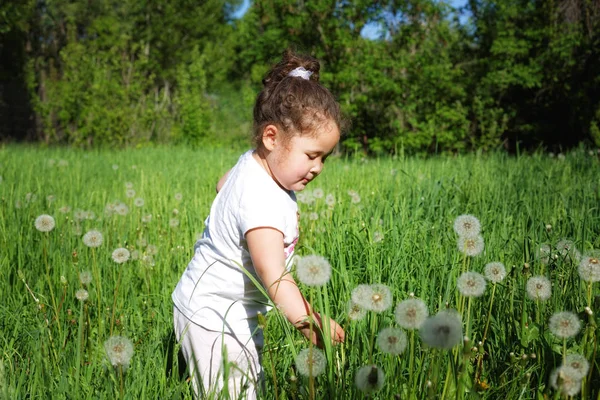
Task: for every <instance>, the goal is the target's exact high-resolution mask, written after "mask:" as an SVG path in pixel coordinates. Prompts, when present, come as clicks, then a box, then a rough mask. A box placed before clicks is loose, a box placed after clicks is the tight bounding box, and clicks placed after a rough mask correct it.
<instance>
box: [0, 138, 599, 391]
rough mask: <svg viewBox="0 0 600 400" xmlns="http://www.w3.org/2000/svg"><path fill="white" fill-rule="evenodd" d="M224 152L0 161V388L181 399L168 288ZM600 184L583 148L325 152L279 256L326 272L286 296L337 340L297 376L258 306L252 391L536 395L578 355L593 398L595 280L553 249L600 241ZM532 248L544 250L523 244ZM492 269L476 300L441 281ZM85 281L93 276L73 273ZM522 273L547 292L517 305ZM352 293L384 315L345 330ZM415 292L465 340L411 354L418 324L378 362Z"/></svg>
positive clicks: (15, 151) (283, 325) (11, 149)
mask: <svg viewBox="0 0 600 400" xmlns="http://www.w3.org/2000/svg"><path fill="white" fill-rule="evenodd" d="M239 154H241V153H240V152H239V151H235V150H225V149H203V150H197V151H193V150H189V149H183V148H157V149H140V150H124V151H119V152H114V151H94V152H83V151H77V150H69V149H41V148H34V147H22V146H7V147H4V148H2V149H1V150H0V176H1V181H0V197H1V201H2V206H1V208H0V248H1V249H2V251H1V252H0V293H2V294H3V296H2V299H3V301H2V303H1V304H0V326H1V329H0V338H1V339H2V341H1V342H0V348H1V350H2V353H1V356H0V361H1V364H0V394H1V396H0V397H2V396H4V397H6V398H24V397H26V396H27V397H37V396H47V394H48V393H51V394H52V397H53V398H54V397H56V398H63V397H73V398H105V397H115V396H117V397H122V396H125V397H129V398H180V397H191V394H192V392H191V387H190V385H189V383H188V382H187V381H186V377H187V375H186V374H185V373H180V369H182V368H183V365H182V364H181V362H180V361H179V360H178V356H177V352H178V348H177V346H176V344H175V339H174V334H173V327H172V326H173V324H172V302H171V300H170V295H171V292H172V290H173V288H174V287H175V285H176V283H177V281H178V279H179V277H180V275H181V273H182V272H183V270H184V269H185V267H186V265H187V263H188V261H189V259H190V258H191V255H192V251H193V244H194V242H195V240H196V238H197V237H198V235H199V234H200V233H201V232H202V229H203V227H204V225H203V221H204V219H205V218H206V216H207V214H208V211H209V208H210V204H211V202H212V199H213V197H214V195H215V184H216V182H217V180H218V178H219V177H220V176H221V175H222V174H223V173H224V172H225V171H227V170H228V169H229V168H230V167H231V166H232V165H233V164H234V163H235V161H236V160H237V157H238V156H239ZM599 177H600V163H599V161H598V158H597V157H596V156H590V155H589V154H588V153H587V152H583V151H575V152H572V153H569V154H567V155H566V157H565V158H564V159H563V158H551V157H548V156H546V155H542V154H534V155H529V156H522V157H518V158H517V157H511V156H507V155H504V154H492V155H483V156H477V155H471V156H461V157H435V158H431V159H418V158H398V159H389V158H387V159H360V158H353V159H344V158H340V157H337V158H336V157H335V156H332V157H330V158H329V159H328V161H327V165H326V167H325V170H324V172H323V174H322V176H320V177H319V179H317V180H316V181H315V182H313V183H312V184H311V185H312V186H311V187H310V188H309V189H307V191H305V192H303V194H302V195H301V196H299V199H300V200H301V201H300V202H299V206H300V210H301V234H300V236H301V239H300V243H299V245H298V247H297V254H299V255H308V254H318V255H321V256H324V257H325V258H327V260H328V261H329V262H330V264H331V266H332V274H331V279H330V281H329V283H327V284H326V285H325V286H323V287H304V286H303V292H304V293H305V294H306V296H307V297H308V298H311V299H312V301H313V303H314V305H315V309H316V310H317V311H319V312H321V313H323V314H326V315H329V316H331V317H333V318H334V319H335V320H336V321H338V322H339V323H340V324H341V325H342V326H343V327H344V329H345V330H346V342H345V343H344V344H341V345H338V346H336V347H331V346H326V348H325V349H324V354H325V356H326V358H327V365H326V367H325V371H324V373H323V374H321V375H319V376H317V377H315V378H314V382H310V379H309V378H307V377H304V376H302V375H301V374H299V373H298V372H297V371H296V370H295V361H294V360H295V357H296V355H297V354H298V353H299V352H300V351H301V350H302V349H304V348H307V346H308V343H307V341H306V340H305V339H303V337H302V336H301V335H300V334H299V333H297V332H295V331H294V330H293V328H291V326H290V325H289V324H288V323H287V322H284V321H282V319H281V317H279V316H278V315H276V314H274V313H270V314H269V316H268V318H267V321H266V323H265V324H263V325H266V329H265V337H266V349H265V353H264V355H263V364H264V374H265V391H264V394H263V395H262V396H261V398H268V399H285V398H294V397H295V396H301V397H302V398H309V397H311V395H312V396H314V398H340V399H345V398H355V397H360V396H362V394H361V392H360V391H359V389H357V388H356V386H355V376H356V374H357V372H358V371H359V369H360V368H362V367H365V366H367V365H376V366H378V368H380V370H379V369H377V370H372V369H370V368H367V369H364V370H362V371H363V372H361V374H363V375H365V376H368V374H369V373H371V372H372V376H373V377H377V376H378V375H377V374H378V373H379V372H383V373H384V374H385V382H384V385H383V386H382V387H381V390H379V391H377V392H375V393H373V394H372V396H373V397H375V398H380V399H390V398H394V396H396V395H398V396H400V397H399V398H402V399H404V398H428V396H429V395H431V396H435V395H437V396H442V397H444V396H445V397H446V398H456V397H463V396H464V398H467V393H468V392H478V393H479V394H480V395H481V396H482V397H484V398H490V399H494V398H500V397H504V398H506V399H512V398H519V397H520V398H523V399H535V398H538V396H539V395H542V394H548V395H549V396H554V394H555V391H554V390H552V389H551V388H549V378H550V374H551V372H552V371H553V370H554V368H556V367H559V366H560V365H561V363H563V360H564V359H565V356H566V355H568V354H581V355H583V356H585V357H586V359H587V360H588V361H589V363H590V370H589V372H588V373H587V374H586V377H585V378H584V380H583V383H582V390H583V395H584V396H585V397H586V398H587V397H589V398H591V396H594V397H593V398H595V397H596V396H598V389H597V388H598V387H600V378H599V372H598V367H599V366H598V361H597V360H598V355H597V353H598V352H597V334H596V332H595V331H596V326H597V323H598V317H597V315H598V312H600V304H599V303H600V297H599V295H600V289H599V285H600V284H598V283H588V282H585V281H583V280H581V279H580V277H579V275H578V263H577V262H575V260H573V259H572V258H571V257H570V256H565V253H564V252H563V253H561V252H560V251H559V250H557V249H556V248H555V246H556V245H557V244H558V243H559V242H560V241H561V240H564V239H568V240H571V241H572V242H573V243H574V246H575V247H576V249H577V250H578V251H579V252H581V253H582V254H588V252H590V251H592V250H593V249H598V248H600V237H599V233H600V212H599V210H598V207H599V204H600V189H599V187H600V178H599ZM128 190H129V191H130V192H128ZM131 190H133V191H134V192H135V193H132V192H131ZM139 199H142V201H140V200H139ZM265 201H268V199H265ZM43 214H47V215H50V216H52V217H53V218H54V221H55V227H54V228H53V229H52V230H51V231H49V232H41V231H39V230H37V229H36V226H35V221H36V218H38V217H39V216H40V215H43ZM121 214H122V215H121ZM462 214H471V215H473V216H476V217H477V218H478V219H479V221H480V223H481V235H482V238H483V240H484V243H485V248H484V250H483V253H482V254H481V255H479V256H476V257H469V256H466V255H465V254H463V253H462V252H461V251H459V246H458V245H457V240H458V239H459V236H458V235H457V234H456V232H455V231H454V228H453V224H454V220H455V219H456V217H458V216H459V215H462ZM91 230H97V231H98V232H101V234H102V244H101V245H100V246H99V247H96V248H94V247H88V246H86V244H84V241H83V236H84V235H85V234H86V233H87V232H89V231H91ZM544 244H547V245H548V248H549V249H550V254H545V251H541V252H540V248H543V249H545V247H543V245H544ZM119 248H126V249H127V250H128V251H129V252H130V258H129V260H128V261H126V262H124V263H122V264H119V263H117V262H115V260H114V259H113V251H115V250H116V249H119ZM546 256H548V257H546ZM491 262H501V263H502V264H504V266H505V267H506V277H505V278H504V279H502V280H501V281H498V282H497V283H491V282H488V284H487V286H486V288H485V292H484V293H483V295H482V296H481V297H468V298H466V297H465V296H462V295H461V294H460V292H459V291H458V290H457V288H456V283H457V279H458V277H459V276H460V275H461V274H462V273H463V272H466V271H473V272H477V273H480V274H484V272H485V271H484V268H485V266H486V265H487V264H489V263H491ZM84 271H89V273H91V277H92V280H91V282H89V283H85V284H84V283H82V282H81V279H80V278H81V273H82V272H84ZM538 275H539V276H545V277H547V278H548V279H550V280H551V282H552V294H551V296H550V298H549V299H548V300H547V301H540V300H533V299H531V298H530V296H528V295H527V292H526V287H527V282H528V280H529V278H531V277H532V276H538ZM86 276H87V275H86ZM359 284H385V285H387V286H388V287H389V288H390V289H391V292H392V296H393V306H392V307H390V308H389V309H387V310H386V311H383V312H382V313H374V312H368V313H367V314H366V316H365V317H364V318H362V319H360V320H356V321H354V320H351V319H350V318H348V301H349V300H350V298H351V293H352V290H353V289H354V288H356V287H357V286H358V285H359ZM81 289H85V290H86V291H87V293H88V295H89V296H88V297H87V299H85V300H83V301H82V300H79V299H78V298H77V297H76V293H77V292H78V290H81ZM78 296H79V298H81V297H82V293H81V292H80V293H79V295H78ZM413 296H414V297H416V298H419V299H422V300H423V301H424V302H425V304H426V305H427V307H428V311H429V314H430V315H435V314H437V313H438V312H439V311H441V310H444V309H446V308H450V309H455V310H458V312H459V313H460V314H461V316H462V322H463V328H462V329H463V334H465V333H466V332H468V336H469V338H468V339H469V340H468V341H465V344H464V345H463V343H462V342H461V343H460V344H459V345H458V346H457V347H455V348H454V349H453V350H450V351H447V350H438V349H433V348H428V347H426V346H425V345H424V344H423V343H422V341H421V340H420V334H419V331H418V330H416V331H409V330H407V331H406V333H407V347H406V349H405V351H404V352H403V353H402V354H400V355H394V354H388V353H385V352H383V351H382V350H381V348H380V346H378V345H377V341H376V335H377V333H378V332H380V331H381V330H382V329H384V328H388V327H398V324H397V323H396V319H395V316H394V309H395V306H396V305H397V304H398V303H399V302H400V301H402V300H406V299H409V298H411V297H413ZM586 307H588V309H589V310H590V311H592V312H593V315H592V316H590V315H589V314H588V313H586V311H587V310H586ZM562 311H570V312H573V313H575V314H576V315H577V316H578V317H579V320H580V321H581V330H580V331H579V332H578V334H576V335H575V336H574V337H572V338H559V337H556V336H555V335H553V334H552V333H551V332H550V329H549V321H550V317H551V316H552V315H553V314H554V313H557V312H562ZM117 335H118V336H123V337H126V338H128V339H129V340H131V343H132V344H133V348H134V352H133V356H132V358H131V360H130V362H129V363H128V364H127V365H120V366H116V367H115V366H113V365H111V362H110V360H109V358H108V357H107V354H106V351H105V347H104V346H105V342H106V340H107V339H109V337H111V336H117ZM113 364H114V363H113ZM373 371H374V372H373ZM361 376H362V375H361ZM374 386H377V385H374ZM594 390H595V391H594ZM457 393H458V395H457Z"/></svg>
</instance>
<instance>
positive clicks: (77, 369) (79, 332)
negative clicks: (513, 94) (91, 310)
mask: <svg viewBox="0 0 600 400" xmlns="http://www.w3.org/2000/svg"><path fill="white" fill-rule="evenodd" d="M83 320H84V318H83V301H80V306H79V327H78V329H77V361H76V362H77V365H76V366H75V382H76V384H75V397H80V396H79V378H80V376H81V372H80V370H81V346H82V342H83Z"/></svg>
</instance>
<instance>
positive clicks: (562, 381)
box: [550, 365, 581, 396]
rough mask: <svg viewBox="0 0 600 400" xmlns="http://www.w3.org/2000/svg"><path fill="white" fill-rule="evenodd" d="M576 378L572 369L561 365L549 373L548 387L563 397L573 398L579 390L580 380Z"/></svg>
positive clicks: (576, 374) (576, 373) (575, 373)
mask: <svg viewBox="0 0 600 400" xmlns="http://www.w3.org/2000/svg"><path fill="white" fill-rule="evenodd" d="M578 376H579V374H578V372H577V371H576V370H575V369H574V368H572V367H569V366H568V365H562V366H560V367H558V368H555V369H554V370H553V371H552V372H551V373H550V386H552V387H553V388H554V389H556V390H558V391H559V392H560V393H562V394H563V395H565V396H575V395H576V394H577V393H579V391H580V390H581V378H578Z"/></svg>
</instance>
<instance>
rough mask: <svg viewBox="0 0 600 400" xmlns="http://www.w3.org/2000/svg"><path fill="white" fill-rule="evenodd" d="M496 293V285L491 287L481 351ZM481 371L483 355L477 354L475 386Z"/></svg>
mask: <svg viewBox="0 0 600 400" xmlns="http://www.w3.org/2000/svg"><path fill="white" fill-rule="evenodd" d="M495 293H496V284H495V283H494V284H493V285H492V295H491V296H490V305H489V307H488V315H487V321H486V322H485V329H484V330H483V337H482V339H481V348H482V349H483V348H484V347H483V346H484V345H485V340H486V339H487V332H488V328H489V327H490V320H491V319H492V305H493V304H494V294H495ZM482 369H483V354H481V353H479V354H478V355H477V368H476V370H475V384H477V382H479V377H480V376H481V373H482Z"/></svg>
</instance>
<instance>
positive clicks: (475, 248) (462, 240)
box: [457, 235, 484, 257]
mask: <svg viewBox="0 0 600 400" xmlns="http://www.w3.org/2000/svg"><path fill="white" fill-rule="evenodd" d="M457 245H458V250H459V251H460V252H461V253H464V254H466V255H468V256H471V257H475V256H478V255H479V254H481V252H482V251H483V248H484V244H483V237H482V236H481V235H476V236H460V237H459V238H458V241H457Z"/></svg>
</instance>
